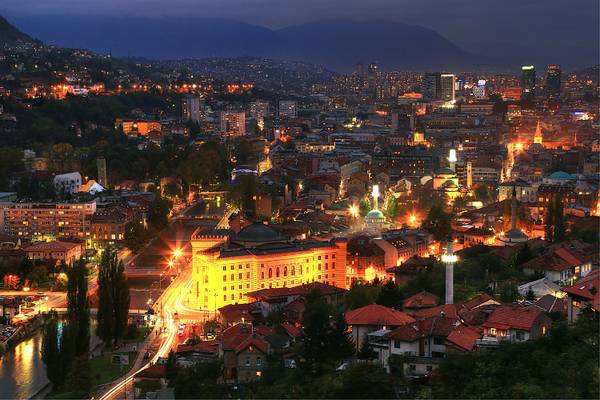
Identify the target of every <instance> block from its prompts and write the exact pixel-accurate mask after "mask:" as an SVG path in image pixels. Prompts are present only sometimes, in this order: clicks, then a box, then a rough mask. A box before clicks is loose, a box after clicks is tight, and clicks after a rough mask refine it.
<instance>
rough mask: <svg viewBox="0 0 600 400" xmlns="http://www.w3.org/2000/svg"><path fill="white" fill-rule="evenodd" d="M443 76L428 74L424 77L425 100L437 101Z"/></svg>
mask: <svg viewBox="0 0 600 400" xmlns="http://www.w3.org/2000/svg"><path fill="white" fill-rule="evenodd" d="M440 78H441V74H440V73H439V72H426V73H425V76H424V77H423V98H424V99H425V100H437V98H438V88H439V87H440Z"/></svg>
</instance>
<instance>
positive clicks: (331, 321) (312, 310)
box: [300, 291, 354, 373]
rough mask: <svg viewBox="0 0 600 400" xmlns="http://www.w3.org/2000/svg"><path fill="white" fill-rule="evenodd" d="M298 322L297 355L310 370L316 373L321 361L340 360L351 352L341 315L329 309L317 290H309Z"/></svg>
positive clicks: (350, 343) (352, 347) (351, 346)
mask: <svg viewBox="0 0 600 400" xmlns="http://www.w3.org/2000/svg"><path fill="white" fill-rule="evenodd" d="M302 325H303V326H304V338H303V340H302V346H301V350H300V354H301V355H302V357H303V358H304V360H305V362H306V366H307V367H308V369H309V370H310V371H313V372H315V373H316V372H318V370H319V369H320V368H321V367H322V364H323V363H325V362H330V361H331V362H336V361H339V360H342V359H344V358H346V357H348V356H350V355H351V354H352V353H353V352H354V345H353V344H352V341H351V339H350V338H349V336H348V335H347V333H346V322H345V321H344V316H343V315H342V314H340V313H337V312H336V311H335V310H334V309H332V307H331V306H330V305H329V304H328V303H327V301H326V300H325V299H324V298H323V296H322V295H321V294H320V292H317V291H313V293H311V295H310V296H309V298H308V299H307V304H306V309H305V311H304V320H303V321H302Z"/></svg>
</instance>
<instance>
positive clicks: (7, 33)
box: [0, 15, 37, 47]
mask: <svg viewBox="0 0 600 400" xmlns="http://www.w3.org/2000/svg"><path fill="white" fill-rule="evenodd" d="M19 42H21V43H34V42H37V41H36V40H35V39H33V38H32V37H30V36H29V35H27V34H25V33H23V32H21V31H20V30H18V29H17V28H16V27H15V26H14V25H12V24H11V23H10V22H8V20H7V19H6V18H4V17H2V16H1V15H0V47H4V46H14V45H16V44H18V43H19Z"/></svg>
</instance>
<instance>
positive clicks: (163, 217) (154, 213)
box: [148, 197, 172, 231]
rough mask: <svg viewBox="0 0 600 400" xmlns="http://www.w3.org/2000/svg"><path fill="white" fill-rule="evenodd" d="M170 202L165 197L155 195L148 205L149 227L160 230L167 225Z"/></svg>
mask: <svg viewBox="0 0 600 400" xmlns="http://www.w3.org/2000/svg"><path fill="white" fill-rule="evenodd" d="M171 206H172V205H171V202H170V201H169V200H167V199H165V198H162V197H157V198H156V199H154V201H153V202H152V203H150V205H149V206H148V225H149V227H150V229H153V230H155V231H161V230H163V229H164V228H166V227H167V226H168V225H169V212H170V211H171Z"/></svg>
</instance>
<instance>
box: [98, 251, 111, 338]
mask: <svg viewBox="0 0 600 400" xmlns="http://www.w3.org/2000/svg"><path fill="white" fill-rule="evenodd" d="M112 263H113V254H112V252H111V251H110V250H106V251H105V252H104V253H102V258H101V260H100V269H99V271H98V315H97V319H98V326H97V329H96V334H97V335H98V337H99V338H100V339H102V341H103V342H104V343H107V344H108V343H112V341H113V338H114V329H115V319H114V309H115V299H114V293H113V290H112V286H111V285H112V280H111V268H112Z"/></svg>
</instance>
